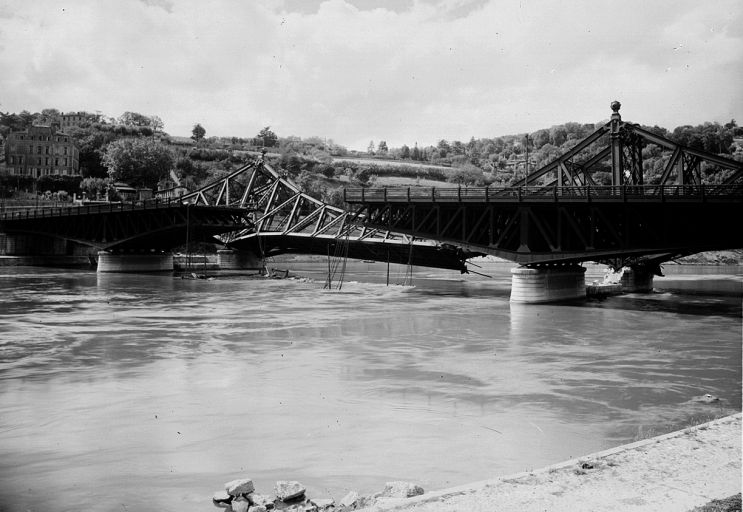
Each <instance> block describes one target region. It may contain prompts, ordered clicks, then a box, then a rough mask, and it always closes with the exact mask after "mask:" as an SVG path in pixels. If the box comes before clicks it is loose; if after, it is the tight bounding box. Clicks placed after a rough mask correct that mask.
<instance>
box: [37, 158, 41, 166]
mask: <svg viewBox="0 0 743 512" xmlns="http://www.w3.org/2000/svg"><path fill="white" fill-rule="evenodd" d="M36 165H41V157H37V158H36Z"/></svg>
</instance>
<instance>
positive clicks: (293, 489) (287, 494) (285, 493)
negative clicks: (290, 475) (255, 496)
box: [276, 480, 306, 502]
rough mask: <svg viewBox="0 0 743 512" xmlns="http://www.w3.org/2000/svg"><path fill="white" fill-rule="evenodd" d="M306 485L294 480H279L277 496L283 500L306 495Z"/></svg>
mask: <svg viewBox="0 0 743 512" xmlns="http://www.w3.org/2000/svg"><path fill="white" fill-rule="evenodd" d="M305 490H306V489H305V487H304V486H303V485H302V484H300V483H299V482H296V481H294V480H279V481H278V482H276V497H277V498H278V499H279V500H281V501H284V502H286V501H289V500H293V499H295V498H299V497H300V496H303V495H304V492H305Z"/></svg>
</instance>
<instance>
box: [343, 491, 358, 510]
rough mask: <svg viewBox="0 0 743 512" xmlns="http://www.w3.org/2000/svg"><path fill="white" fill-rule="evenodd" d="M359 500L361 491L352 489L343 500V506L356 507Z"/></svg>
mask: <svg viewBox="0 0 743 512" xmlns="http://www.w3.org/2000/svg"><path fill="white" fill-rule="evenodd" d="M357 501H359V493H357V492H356V491H351V492H349V493H348V494H346V495H345V496H344V497H343V499H342V500H341V507H346V508H351V507H355V506H356V502H357Z"/></svg>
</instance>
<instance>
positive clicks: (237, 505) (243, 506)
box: [232, 496, 250, 512]
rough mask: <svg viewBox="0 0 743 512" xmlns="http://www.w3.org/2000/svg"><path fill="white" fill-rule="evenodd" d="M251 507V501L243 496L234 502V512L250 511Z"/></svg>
mask: <svg viewBox="0 0 743 512" xmlns="http://www.w3.org/2000/svg"><path fill="white" fill-rule="evenodd" d="M249 508H250V502H249V501H248V500H247V499H245V498H243V497H242V496H240V497H239V498H235V499H234V501H233V502H232V512H248V509H249Z"/></svg>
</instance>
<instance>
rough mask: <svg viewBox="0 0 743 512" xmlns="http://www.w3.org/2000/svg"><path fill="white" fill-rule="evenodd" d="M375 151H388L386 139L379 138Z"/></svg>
mask: <svg viewBox="0 0 743 512" xmlns="http://www.w3.org/2000/svg"><path fill="white" fill-rule="evenodd" d="M377 151H378V152H379V153H381V154H383V155H386V154H387V151H389V148H388V147H387V141H386V140H380V141H379V144H378V145H377Z"/></svg>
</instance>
